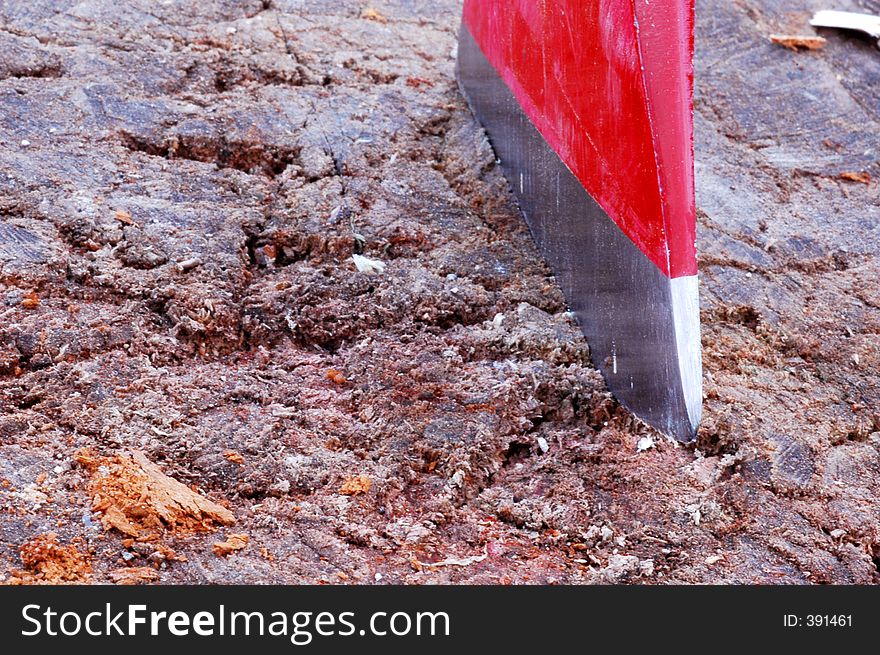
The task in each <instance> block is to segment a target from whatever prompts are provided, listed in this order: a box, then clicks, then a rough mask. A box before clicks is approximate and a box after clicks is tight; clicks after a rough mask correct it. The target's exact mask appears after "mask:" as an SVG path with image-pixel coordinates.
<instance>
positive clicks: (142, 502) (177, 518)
mask: <svg viewBox="0 0 880 655" xmlns="http://www.w3.org/2000/svg"><path fill="white" fill-rule="evenodd" d="M75 460H76V461H77V463H79V464H80V465H81V466H83V467H85V468H86V469H87V470H88V471H89V472H90V473H91V479H90V481H89V487H88V490H89V494H90V495H91V497H92V510H93V511H95V512H99V513H100V514H101V523H102V525H103V526H104V529H105V530H110V529H116V530H118V531H119V532H121V533H123V534H125V535H129V536H131V537H134V538H138V537H142V536H144V535H149V534H153V533H157V532H158V533H162V532H165V531H170V532H173V533H174V534H176V535H184V534H189V533H193V532H205V531H210V530H214V529H216V527H217V526H219V525H231V524H232V523H234V522H235V517H234V516H233V515H232V512H230V511H229V510H228V509H226V508H225V507H222V506H221V505H218V504H217V503H214V502H212V501H210V500H208V499H207V498H205V497H204V496H202V495H200V494H198V493H196V492H194V491H193V490H192V489H190V488H189V487H187V486H186V485H183V484H181V483H180V482H178V481H177V480H175V479H173V478H171V477H169V476H167V475H165V474H164V473H163V472H162V471H161V470H160V469H159V467H157V466H156V465H155V464H153V463H152V462H150V461H149V460H147V458H146V457H145V456H144V455H143V454H142V453H138V452H135V453H133V455H132V456H131V457H127V456H125V455H113V456H110V457H102V456H99V455H96V454H94V453H92V452H91V451H90V450H88V449H83V450H80V451H78V452H77V453H76V455H75Z"/></svg>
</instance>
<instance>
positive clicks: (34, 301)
mask: <svg viewBox="0 0 880 655" xmlns="http://www.w3.org/2000/svg"><path fill="white" fill-rule="evenodd" d="M21 306H22V307H24V308H25V309H36V308H37V307H39V306H40V297H39V296H38V295H37V292H36V291H31V292H30V293H28V294H27V295H25V297H24V299H23V300H22V301H21Z"/></svg>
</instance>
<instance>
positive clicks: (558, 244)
mask: <svg viewBox="0 0 880 655" xmlns="http://www.w3.org/2000/svg"><path fill="white" fill-rule="evenodd" d="M580 36H581V38H583V37H584V35H580ZM458 78H459V82H460V84H461V87H462V89H463V91H464V94H465V95H466V97H467V98H468V101H469V103H470V105H471V108H472V110H473V111H474V113H475V115H476V116H477V118H478V119H479V120H480V122H481V123H482V124H483V126H484V127H485V128H486V130H487V132H488V134H489V137H490V141H491V143H492V145H493V147H494V148H495V152H496V154H497V156H498V158H499V159H500V162H501V167H502V169H503V171H504V173H505V175H506V176H507V178H508V180H509V181H510V182H511V186H512V187H513V190H514V192H515V193H516V195H517V197H518V199H519V202H520V207H521V209H522V211H523V213H524V214H525V217H526V220H527V222H528V225H529V227H530V229H531V232H532V235H533V237H534V239H535V241H536V243H537V244H538V246H539V247H540V249H541V251H542V253H543V255H544V257H545V258H546V260H547V262H548V263H549V264H550V266H551V268H552V269H553V271H554V273H555V275H556V279H557V281H558V282H559V284H560V286H561V287H562V290H563V292H564V293H565V296H566V298H567V299H568V302H569V305H570V307H571V310H572V311H573V312H574V314H575V315H576V316H577V320H578V322H579V324H580V326H581V329H582V331H583V333H584V335H585V336H586V338H587V341H588V343H589V345H590V351H591V356H592V359H593V363H594V364H595V366H596V367H597V368H598V369H599V370H600V371H601V372H602V374H603V375H604V377H605V379H606V381H607V383H608V386H609V388H610V390H611V391H612V393H614V395H615V396H616V397H617V398H618V400H619V401H620V402H621V403H622V404H623V405H624V406H626V407H627V408H629V409H630V410H631V411H632V412H633V413H634V414H636V415H637V416H639V417H640V418H642V419H643V420H645V421H646V422H647V423H649V424H650V425H652V426H654V427H656V428H657V429H659V430H661V431H662V432H664V433H666V434H668V435H670V436H672V437H674V438H676V439H678V440H681V441H689V440H692V439H693V438H694V437H695V434H696V429H697V426H698V424H699V421H700V414H701V410H702V364H701V357H700V328H699V307H698V288H697V276H696V275H685V276H679V277H675V278H670V277H669V276H667V275H666V274H664V272H662V271H661V270H660V269H659V268H658V267H657V266H656V265H655V263H654V262H652V261H651V260H650V259H649V258H648V257H647V256H646V255H645V254H644V253H643V252H642V250H640V249H639V248H638V247H637V246H636V245H635V244H634V243H633V242H632V241H631V240H630V239H629V238H628V237H627V236H626V235H625V234H624V233H623V232H622V231H621V229H620V228H619V227H618V225H617V224H615V222H614V221H613V220H612V219H611V218H610V217H609V216H608V214H607V213H606V212H605V210H603V209H602V207H601V206H600V205H599V204H598V203H597V202H596V200H594V198H593V197H592V196H591V195H590V194H589V193H588V192H587V191H586V190H585V188H584V186H583V184H582V183H581V182H580V181H579V180H578V178H576V177H575V175H574V174H573V173H572V171H571V170H570V169H569V167H568V166H566V164H565V163H564V162H563V161H562V160H561V159H560V157H559V156H558V155H557V153H556V152H555V151H554V150H553V149H552V148H551V147H550V146H549V145H548V143H547V141H546V140H545V139H544V137H543V136H542V135H541V133H540V132H539V131H538V129H537V128H536V127H535V125H534V124H533V123H532V121H531V120H530V119H529V117H528V116H527V115H526V113H525V112H524V110H523V108H522V106H521V105H520V103H519V102H518V101H517V99H516V97H515V96H514V94H513V93H512V92H511V90H510V88H509V87H508V86H507V84H506V83H505V82H504V80H503V79H502V78H501V77H500V75H499V74H498V72H497V71H496V70H495V68H494V67H493V65H492V64H491V63H490V61H489V60H488V59H487V57H486V56H485V55H484V53H483V52H482V50H481V48H480V46H479V44H478V43H477V42H476V40H475V39H474V36H473V35H472V34H471V32H470V30H469V29H468V27H467V26H466V25H464V24H463V25H462V29H461V35H460V41H459V50H458ZM691 245H692V244H691Z"/></svg>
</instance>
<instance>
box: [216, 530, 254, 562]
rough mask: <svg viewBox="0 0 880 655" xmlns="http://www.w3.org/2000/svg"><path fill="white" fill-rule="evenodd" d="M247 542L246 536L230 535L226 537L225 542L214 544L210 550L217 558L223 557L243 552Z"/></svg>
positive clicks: (248, 539) (247, 537)
mask: <svg viewBox="0 0 880 655" xmlns="http://www.w3.org/2000/svg"><path fill="white" fill-rule="evenodd" d="M248 541H250V537H249V536H248V535H246V534H243V533H242V534H231V535H229V536H228V537H226V540H225V541H218V542H216V543H214V545H213V546H212V547H211V549H212V550H213V551H214V554H215V555H217V557H225V556H226V555H229V554H231V553H234V552H236V551H238V550H244V549H245V548H246V547H247V545H248Z"/></svg>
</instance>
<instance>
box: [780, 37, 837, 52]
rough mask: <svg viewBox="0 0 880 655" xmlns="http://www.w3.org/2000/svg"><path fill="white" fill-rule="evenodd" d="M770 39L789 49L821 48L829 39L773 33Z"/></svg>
mask: <svg viewBox="0 0 880 655" xmlns="http://www.w3.org/2000/svg"><path fill="white" fill-rule="evenodd" d="M770 40H771V41H772V42H773V43H775V44H776V45H781V46H782V47H783V48H788V49H789V50H794V51H795V52H797V51H798V50H821V49H822V48H824V47H825V44H826V43H828V41H827V40H826V39H825V38H824V37H821V36H798V35H793V34H771V35H770Z"/></svg>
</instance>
